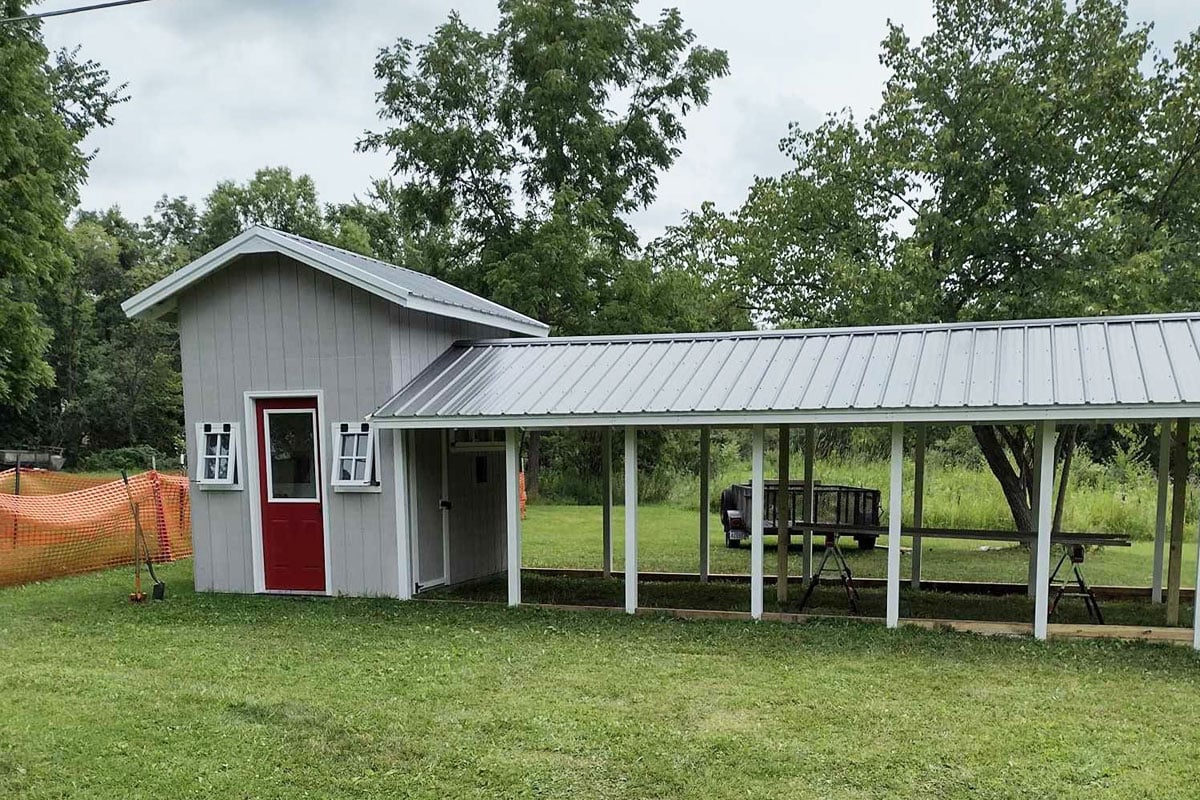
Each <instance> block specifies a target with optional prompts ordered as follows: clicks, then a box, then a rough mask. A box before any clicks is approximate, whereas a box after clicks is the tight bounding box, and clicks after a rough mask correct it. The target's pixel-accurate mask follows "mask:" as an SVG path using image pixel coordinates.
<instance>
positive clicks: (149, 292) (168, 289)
mask: <svg viewBox="0 0 1200 800" xmlns="http://www.w3.org/2000/svg"><path fill="white" fill-rule="evenodd" d="M257 236H258V231H257V229H255V228H249V229H247V230H245V231H242V232H241V233H240V234H238V235H237V236H235V237H233V238H232V239H230V240H229V241H228V242H226V243H225V244H223V245H221V246H220V247H218V248H216V249H215V250H211V251H209V252H208V253H205V254H204V255H202V256H200V257H199V258H197V259H196V260H195V261H192V262H191V263H189V264H187V265H186V266H183V267H180V268H179V269H177V270H175V271H174V272H172V273H171V274H170V275H168V276H167V277H165V278H163V279H162V280H160V281H158V282H156V283H154V284H151V285H150V286H148V287H146V288H145V289H143V290H142V291H140V292H138V293H137V294H135V295H134V296H133V297H130V298H129V299H127V300H126V301H125V302H123V303H121V310H122V311H124V312H125V316H127V317H143V316H150V317H155V316H161V313H162V311H161V310H156V309H155V306H157V305H159V304H160V303H163V302H164V301H167V300H169V299H171V298H172V297H173V296H174V295H175V294H176V293H177V292H179V291H181V290H183V289H184V288H186V287H187V286H188V285H190V284H191V283H194V282H195V281H197V280H199V279H201V278H203V277H204V276H205V275H208V274H209V273H210V272H212V271H213V270H215V269H217V268H219V267H220V266H221V265H222V264H224V263H225V262H227V261H229V260H230V259H232V258H236V257H237V256H239V255H241V254H242V253H243V252H252V251H246V250H243V249H242V248H243V247H245V246H247V243H249V242H250V241H252V240H253V239H255V238H256V237H257Z"/></svg>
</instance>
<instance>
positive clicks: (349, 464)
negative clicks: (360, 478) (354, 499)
mask: <svg viewBox="0 0 1200 800" xmlns="http://www.w3.org/2000/svg"><path fill="white" fill-rule="evenodd" d="M353 473H354V459H352V458H339V459H338V480H339V481H348V480H350V479H351V475H352V474H353Z"/></svg>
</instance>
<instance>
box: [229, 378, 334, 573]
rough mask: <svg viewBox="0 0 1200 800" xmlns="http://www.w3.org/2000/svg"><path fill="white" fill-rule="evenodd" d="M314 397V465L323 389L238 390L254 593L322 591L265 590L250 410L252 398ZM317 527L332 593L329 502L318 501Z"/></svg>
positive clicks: (255, 422)
mask: <svg viewBox="0 0 1200 800" xmlns="http://www.w3.org/2000/svg"><path fill="white" fill-rule="evenodd" d="M308 398H315V399H316V401H317V436H318V438H317V459H318V467H319V466H320V463H322V459H321V452H322V450H321V440H320V432H321V430H322V429H324V428H325V427H326V425H325V392H324V391H322V390H321V389H297V390H273V391H253V390H252V391H247V392H243V393H242V405H243V411H244V413H245V416H246V420H245V424H246V436H245V439H244V441H245V446H246V481H247V487H248V489H249V488H250V487H249V483H248V482H249V481H250V480H253V481H254V484H253V491H249V495H250V557H251V560H252V561H253V572H254V591H255V593H256V594H267V593H268V591H269V593H271V594H322V592H287V591H279V590H268V589H267V579H266V568H265V562H264V558H263V541H262V537H263V531H262V495H261V492H260V487H259V483H258V481H259V476H258V470H259V463H258V417H257V415H256V414H255V413H254V405H255V401H256V400H280V399H292V400H305V399H308ZM324 474H325V473H324V470H322V469H318V471H317V475H318V478H317V481H318V491H319V492H320V491H321V488H320V482H321V481H323V480H324ZM321 496H322V498H326V497H327V496H328V495H327V493H322V494H321ZM321 527H322V528H323V533H324V537H325V591H324V593H323V594H325V595H332V594H333V548H332V542H331V540H330V533H331V532H330V529H329V503H328V502H327V501H325V500H323V501H322V503H321Z"/></svg>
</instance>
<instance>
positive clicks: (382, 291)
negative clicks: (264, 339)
mask: <svg viewBox="0 0 1200 800" xmlns="http://www.w3.org/2000/svg"><path fill="white" fill-rule="evenodd" d="M253 253H281V254H283V255H286V256H288V257H289V258H292V259H295V260H296V261H299V262H301V263H302V264H306V265H307V266H309V267H312V268H313V269H315V270H318V271H320V272H323V273H325V274H327V275H331V276H333V277H335V278H338V279H339V280H342V281H345V282H346V283H349V284H350V285H351V286H355V287H357V288H359V289H362V290H363V291H365V292H368V293H370V294H373V295H376V296H377V297H381V298H383V299H384V300H387V301H389V302H391V303H394V304H396V305H398V306H402V307H404V308H411V309H413V310H414V311H423V312H425V313H429V314H436V315H438V316H443V317H453V318H455V319H461V320H464V321H467V322H474V323H478V324H480V325H486V326H489V327H492V328H498V329H500V330H507V331H511V332H513V333H520V334H525V335H528V336H537V337H545V336H547V335H548V334H549V332H550V328H549V326H548V325H544V324H542V323H540V322H537V321H535V320H528V321H523V320H516V319H510V318H507V317H502V316H497V315H493V314H486V313H483V312H479V311H475V310H473V309H469V308H463V307H460V306H452V305H447V304H445V303H438V302H436V301H432V300H426V299H424V298H421V297H417V296H415V295H413V294H412V293H411V292H409V291H408V290H406V289H404V288H403V287H401V286H396V285H381V284H380V283H379V281H377V280H374V279H373V278H372V276H371V275H370V274H368V273H366V272H364V271H363V270H361V269H359V268H357V267H355V266H354V265H352V264H347V263H346V262H344V261H342V260H340V259H338V258H336V257H333V256H329V255H324V254H321V253H318V252H317V251H315V250H313V249H312V248H310V247H306V246H305V245H304V244H302V243H300V242H297V241H295V240H293V239H290V238H288V237H285V236H280V235H279V234H277V233H276V232H275V231H273V230H270V229H269V228H261V227H252V228H249V229H247V230H245V231H243V232H242V233H241V234H239V235H237V236H235V237H234V238H232V239H230V240H229V241H228V242H226V243H225V244H223V245H221V246H220V247H218V248H216V249H214V250H212V251H210V252H208V253H206V254H204V255H203V256H201V257H200V258H198V259H196V260H195V261H193V262H191V263H190V264H188V265H186V266H184V267H181V268H180V269H178V270H176V271H175V272H173V273H171V274H170V275H168V276H167V277H165V278H163V279H162V280H160V281H158V282H157V283H155V284H153V285H152V286H150V287H148V288H146V289H143V290H142V291H141V292H138V293H137V294H135V295H134V296H133V297H130V298H129V299H128V300H126V301H125V302H123V303H121V310H122V311H124V312H125V315H126V316H127V317H131V318H141V319H157V318H159V317H162V316H163V315H165V314H167V313H168V312H170V311H171V310H172V309H174V308H175V306H176V299H177V298H178V296H179V294H180V293H181V292H183V291H184V290H186V289H187V288H188V287H190V286H192V285H194V284H196V283H198V282H199V281H201V280H203V279H204V278H207V277H208V276H209V275H211V274H212V273H214V272H216V271H217V270H219V269H221V268H222V267H224V266H225V265H226V264H228V263H229V262H231V261H233V260H234V259H236V258H239V257H241V256H244V255H250V254H253Z"/></svg>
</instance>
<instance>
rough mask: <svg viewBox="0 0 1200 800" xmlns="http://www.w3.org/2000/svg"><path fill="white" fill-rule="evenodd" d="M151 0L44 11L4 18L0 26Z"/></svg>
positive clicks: (115, 2)
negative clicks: (7, 23) (6, 23)
mask: <svg viewBox="0 0 1200 800" xmlns="http://www.w3.org/2000/svg"><path fill="white" fill-rule="evenodd" d="M148 2H150V0H111V2H108V3H93V4H92V5H90V6H76V7H75V8H60V9H59V10H58V11H43V12H41V13H39V14H25V15H24V16H21V17H4V18H3V19H0V25H2V24H4V23H5V22H27V21H29V20H35V19H45V18H46V17H62V16H65V15H67V14H80V13H82V12H84V11H99V10H100V9H103V8H115V7H117V6H131V5H133V4H134V3H148Z"/></svg>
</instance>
